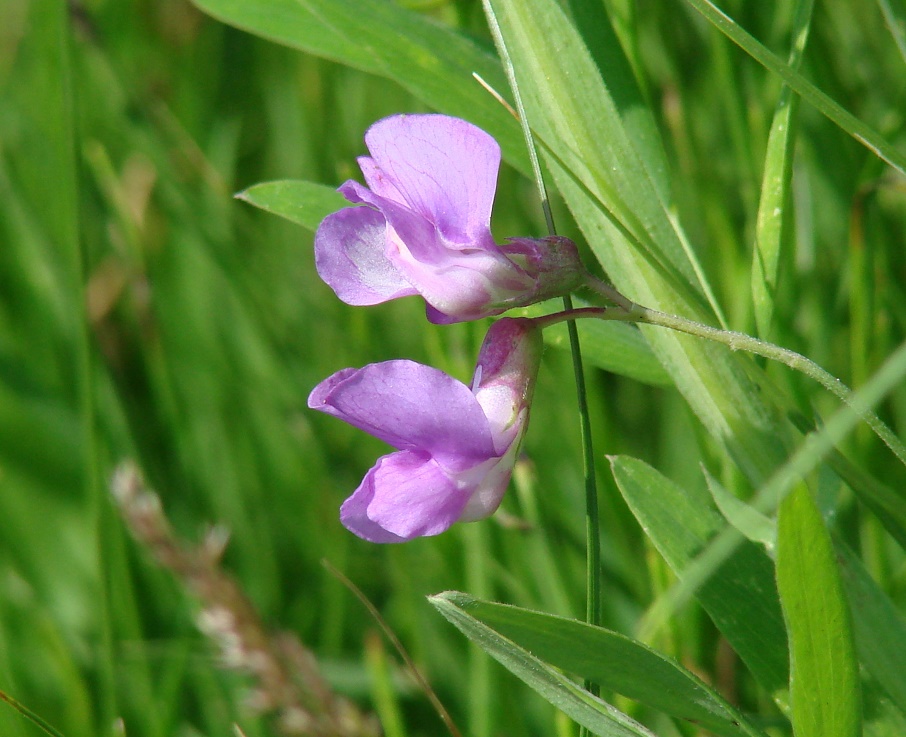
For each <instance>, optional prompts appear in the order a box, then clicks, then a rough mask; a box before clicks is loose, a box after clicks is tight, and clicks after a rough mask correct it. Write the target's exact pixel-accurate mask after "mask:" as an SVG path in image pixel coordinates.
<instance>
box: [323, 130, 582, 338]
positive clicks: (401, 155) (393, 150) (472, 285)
mask: <svg viewBox="0 0 906 737" xmlns="http://www.w3.org/2000/svg"><path fill="white" fill-rule="evenodd" d="M365 143H366V145H367V146H368V150H369V152H370V153H371V156H370V157H368V156H363V157H361V158H360V159H359V166H360V167H361V168H362V173H363V174H364V175H365V181H366V183H367V184H368V186H367V187H363V186H362V185H361V184H359V183H358V182H355V181H352V180H350V181H347V182H346V183H345V184H343V185H342V186H341V187H340V188H339V191H340V192H341V193H342V194H343V196H344V197H346V199H348V200H349V201H350V202H353V203H355V204H357V205H364V207H352V208H346V209H344V210H340V211H339V212H335V213H333V214H332V215H329V216H328V217H326V218H325V219H324V221H323V222H322V223H321V225H320V226H319V227H318V232H317V233H316V235H315V265H316V266H317V269H318V274H319V275H320V276H321V278H322V279H323V280H324V281H325V282H327V284H328V285H329V286H330V287H331V288H332V289H333V290H334V291H335V292H336V293H337V296H338V297H339V298H340V299H342V300H343V301H344V302H346V303H347V304H351V305H373V304H378V303H380V302H386V301H387V300H391V299H396V298H397V297H406V296H410V295H416V294H420V295H421V296H422V297H424V299H425V302H426V303H427V314H428V319H429V320H431V322H434V323H451V322H460V321H463V320H474V319H477V318H480V317H487V316H489V315H499V314H500V313H501V312H504V311H505V310H508V309H510V308H511V307H521V306H525V305H528V304H532V303H534V302H538V301H540V300H543V299H548V298H549V297H555V296H559V295H563V294H567V293H569V292H570V291H572V290H573V289H575V288H577V287H578V286H579V285H580V283H581V282H582V279H583V278H584V273H585V272H584V270H583V268H582V265H581V262H580V261H579V257H578V253H577V251H576V247H575V244H574V243H573V242H572V241H570V240H569V239H568V238H562V237H557V236H555V237H551V238H543V239H538V240H534V239H529V238H520V239H515V240H513V241H511V242H510V243H508V244H506V245H503V246H498V245H496V244H495V243H494V239H493V238H492V237H491V230H490V220H491V206H492V204H493V202H494V191H495V189H496V186H497V169H498V167H499V165H500V147H499V146H498V145H497V142H496V141H495V140H494V139H493V138H492V137H491V136H489V135H488V134H487V133H485V132H484V131H483V130H481V129H480V128H476V127H475V126H474V125H472V124H471V123H468V122H466V121H465V120H460V119H459V118H451V117H448V116H446V115H395V116H393V117H390V118H384V119H383V120H379V121H378V122H377V123H375V124H374V125H372V126H371V128H369V129H368V131H367V133H366V134H365Z"/></svg>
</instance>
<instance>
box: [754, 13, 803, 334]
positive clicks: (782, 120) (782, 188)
mask: <svg viewBox="0 0 906 737" xmlns="http://www.w3.org/2000/svg"><path fill="white" fill-rule="evenodd" d="M813 6H814V0H799V8H798V12H797V13H796V20H795V22H794V24H793V49H792V51H791V52H790V59H789V64H790V67H791V68H792V69H798V68H799V66H800V63H801V62H802V56H803V54H804V52H805V44H806V42H807V41H808V32H809V28H810V26H811V17H812V7H813ZM798 110H799V97H798V96H797V95H795V94H793V91H792V90H791V89H790V88H789V87H788V86H786V85H784V86H783V87H782V88H781V90H780V98H779V99H778V100H777V108H776V109H775V111H774V120H773V121H772V123H771V133H770V135H769V136H768V148H767V152H766V154H765V160H764V172H763V175H762V180H761V200H760V201H759V203H758V218H757V221H756V224H755V249H754V252H753V254H752V302H753V307H754V309H755V324H756V325H757V327H758V334H759V335H760V336H761V337H762V338H765V339H769V338H770V335H771V323H772V321H773V317H774V301H775V296H776V292H777V281H778V279H779V276H780V274H779V272H780V264H781V261H782V259H781V253H782V252H783V250H784V243H785V241H786V240H787V238H788V236H789V232H790V227H791V226H790V220H791V217H792V214H791V210H792V208H791V207H790V205H791V194H790V186H791V181H792V176H793V151H794V147H795V143H796V131H797V129H798V115H797V113H798Z"/></svg>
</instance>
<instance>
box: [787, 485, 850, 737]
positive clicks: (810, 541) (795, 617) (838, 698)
mask: <svg viewBox="0 0 906 737" xmlns="http://www.w3.org/2000/svg"><path fill="white" fill-rule="evenodd" d="M777 586H778V589H779V591H780V601H781V605H782V606H783V613H784V619H785V620H786V625H787V632H788V635H789V641H790V708H791V718H792V722H793V731H794V733H795V734H796V737H857V736H858V735H860V734H861V733H862V730H861V723H862V720H861V707H862V705H861V695H860V688H859V666H858V663H857V662H856V652H855V646H854V643H853V633H852V625H851V620H850V613H849V606H848V604H847V602H846V599H845V597H844V595H843V585H842V583H841V581H840V574H839V571H838V570H837V564H836V558H835V553H834V549H833V545H832V544H831V538H830V534H829V533H828V531H827V528H826V527H825V526H824V520H823V519H822V518H821V513H820V511H819V510H818V507H817V505H816V504H815V501H814V499H812V495H811V492H809V490H808V487H806V486H805V485H804V484H802V483H800V484H798V485H797V487H796V489H795V490H794V491H792V492H791V493H790V494H789V495H788V496H787V497H786V499H785V500H784V501H783V503H782V504H781V505H780V509H779V511H778V518H777Z"/></svg>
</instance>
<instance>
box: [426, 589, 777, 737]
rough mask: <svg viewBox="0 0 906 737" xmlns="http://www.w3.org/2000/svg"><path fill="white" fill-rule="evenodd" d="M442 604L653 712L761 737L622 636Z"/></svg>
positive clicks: (451, 596)
mask: <svg viewBox="0 0 906 737" xmlns="http://www.w3.org/2000/svg"><path fill="white" fill-rule="evenodd" d="M442 596H443V597H444V600H445V602H447V603H449V604H450V605H452V606H456V607H458V608H459V609H461V610H462V611H463V612H464V614H465V615H467V616H469V617H473V618H474V619H476V620H478V621H479V622H482V623H483V624H485V625H487V626H488V627H490V628H492V629H493V630H494V631H495V632H497V633H499V634H500V635H502V636H503V637H506V638H507V639H509V640H512V641H513V642H514V643H516V644H517V645H518V646H519V647H522V648H525V649H526V650H528V651H529V652H531V653H533V654H534V655H536V656H537V657H538V658H540V659H541V660H543V661H544V662H546V663H548V664H550V665H553V666H555V667H557V668H560V669H561V670H565V671H568V672H570V673H574V674H576V675H577V676H581V677H583V678H587V679H590V680H592V681H594V682H596V683H599V684H600V685H601V687H602V688H604V689H606V690H610V691H615V692H616V693H619V694H621V695H623V696H626V697H628V698H630V699H632V700H634V701H638V702H640V703H642V704H644V705H646V706H649V707H651V708H653V709H658V710H660V711H663V712H665V713H667V714H670V715H672V716H674V717H678V718H680V719H684V720H688V721H690V722H693V723H695V724H697V725H699V726H700V727H703V728H706V729H708V730H709V731H712V732H714V733H716V734H721V735H726V736H727V737H741V735H761V732H759V731H758V730H757V729H755V728H754V727H752V726H751V725H750V724H748V723H747V722H746V720H745V718H744V717H743V716H742V715H741V714H740V713H739V712H738V711H737V710H736V709H735V708H733V707H732V706H731V705H730V704H729V703H727V701H726V700H725V699H724V698H723V697H721V696H720V695H719V694H718V693H717V692H715V691H714V690H712V689H711V688H710V687H709V686H707V685H706V684H705V683H703V682H702V681H700V680H699V679H698V678H696V676H694V675H693V674H692V673H690V672H689V671H687V670H685V669H683V668H682V667H680V666H679V665H677V664H676V663H674V662H673V661H672V660H670V659H668V658H667V657H665V656H663V655H661V654H659V653H657V652H655V651H654V650H651V649H650V648H648V647H646V646H645V645H643V644H642V643H640V642H636V641H634V640H632V639H630V638H628V637H626V636H624V635H621V634H618V633H616V632H612V631H610V630H606V629H602V628H600V627H592V626H590V625H588V624H586V623H584V622H579V621H576V620H574V619H565V618H563V617H556V616H553V615H550V614H543V613H541V612H533V611H530V610H528V609H520V608H518V607H513V606H508V605H506V604H495V603H491V602H487V601H481V600H480V599H476V598H474V597H472V596H469V595H468V594H460V593H449V592H448V593H446V594H443V595H442Z"/></svg>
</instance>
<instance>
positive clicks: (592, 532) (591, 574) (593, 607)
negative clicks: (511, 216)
mask: <svg viewBox="0 0 906 737" xmlns="http://www.w3.org/2000/svg"><path fill="white" fill-rule="evenodd" d="M483 5H484V9H485V15H486V16H487V18H488V26H489V27H490V29H491V34H492V35H493V36H494V41H495V43H496V45H497V49H498V51H499V53H500V58H501V60H502V62H503V66H504V70H505V72H506V75H507V80H508V81H509V83H510V89H511V90H512V92H513V101H514V102H515V104H516V113H517V115H518V118H519V124H520V125H521V126H522V135H523V137H524V138H525V143H526V147H527V148H528V153H529V158H530V160H531V162H532V171H533V173H534V176H535V182H536V184H537V186H538V194H539V196H540V198H541V207H542V209H543V210H544V219H545V222H546V224H547V230H548V234H549V235H555V234H556V228H555V226H554V218H553V215H552V214H551V209H550V199H549V198H548V196H547V188H546V187H545V185H544V176H543V175H542V173H541V164H540V163H539V162H538V152H537V150H536V149H535V145H534V139H533V138H532V132H531V129H530V127H529V123H528V117H527V116H526V114H525V106H524V105H523V104H522V95H521V94H520V93H519V83H518V80H517V79H516V69H515V67H514V66H513V60H512V58H511V57H510V54H509V51H508V49H507V47H506V42H505V40H504V38H503V34H502V33H501V31H500V25H499V24H498V22H497V17H496V15H495V14H494V9H493V8H492V7H491V4H490V2H488V0H484V2H483ZM563 309H564V311H565V312H566V313H571V312H572V311H573V303H572V298H571V297H570V296H569V295H565V296H564V297H563ZM567 319H568V318H567ZM567 328H568V331H569V347H570V353H571V355H572V361H573V373H574V375H575V381H576V397H577V402H578V408H579V428H580V431H581V435H582V471H583V474H584V477H585V541H586V579H585V584H586V600H585V601H586V604H585V619H586V621H587V622H588V623H589V624H591V625H594V626H596V627H600V626H601V530H600V523H599V520H598V489H597V481H596V478H595V454H594V448H593V447H592V437H591V422H590V419H589V413H588V395H587V392H586V387H585V374H584V372H583V370H582V351H581V349H580V347H579V331H578V330H577V329H576V323H575V321H574V320H572V319H569V321H568V322H567ZM585 688H586V689H587V690H588V691H589V692H591V693H592V694H593V695H595V696H597V695H598V694H600V687H599V686H598V684H596V683H594V682H593V681H589V680H586V681H585ZM587 734H589V733H588V730H587V729H585V728H584V727H583V728H582V729H581V730H580V735H587Z"/></svg>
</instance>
